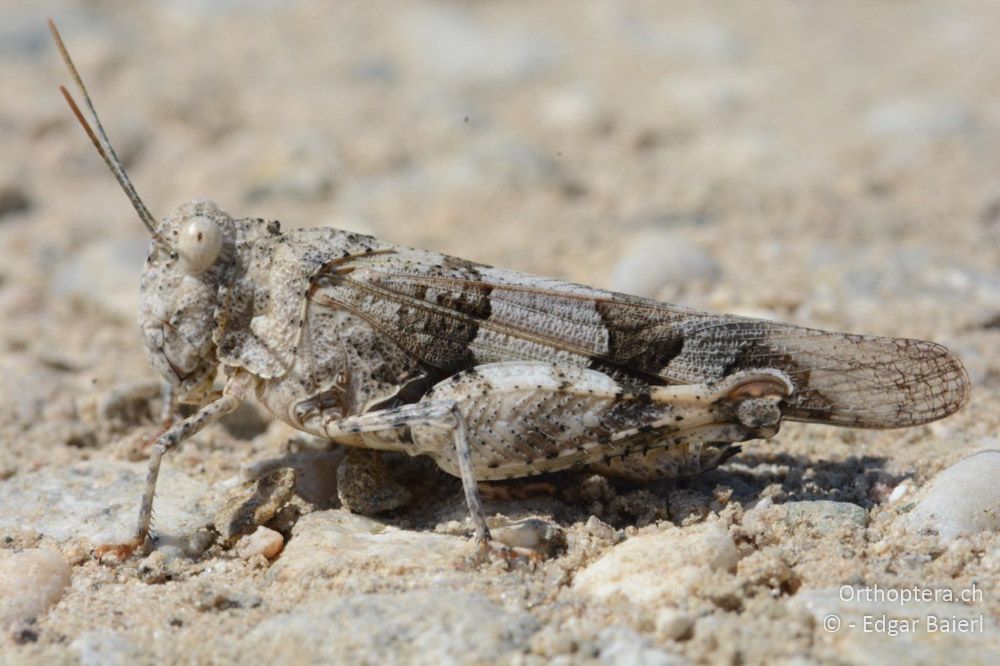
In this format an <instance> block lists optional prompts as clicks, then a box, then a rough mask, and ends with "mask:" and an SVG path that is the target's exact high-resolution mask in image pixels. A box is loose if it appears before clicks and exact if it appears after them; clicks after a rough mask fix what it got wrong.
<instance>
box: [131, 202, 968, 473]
mask: <svg viewBox="0 0 1000 666" xmlns="http://www.w3.org/2000/svg"><path fill="white" fill-rule="evenodd" d="M196 217H197V218H209V219H211V220H213V221H215V222H216V224H218V225H219V227H220V228H221V229H222V230H223V243H222V251H221V252H220V257H219V259H218V260H217V261H216V262H215V263H214V264H213V265H212V266H211V267H210V268H209V269H208V270H207V271H205V272H203V273H201V274H200V275H198V276H191V275H188V274H187V273H185V271H184V270H182V269H183V266H182V262H181V261H180V259H179V258H178V257H177V256H176V255H171V254H170V252H169V251H164V249H162V248H161V247H160V246H159V245H157V244H156V243H154V244H153V246H152V249H151V253H150V256H149V259H148V261H147V268H146V271H145V273H144V275H143V280H142V300H141V303H142V305H141V315H140V319H141V326H142V330H143V332H144V337H145V340H146V349H147V352H148V354H149V357H150V360H151V362H152V364H153V365H154V367H156V368H157V369H158V370H159V371H160V372H161V373H162V374H163V375H164V376H165V377H167V379H169V380H170V381H172V382H173V383H175V384H177V385H178V386H179V387H180V389H181V397H182V399H185V400H188V401H194V402H201V401H204V400H205V398H206V397H207V396H209V395H210V394H209V389H210V386H211V382H212V380H213V379H214V378H215V375H216V372H217V369H218V368H220V367H221V368H222V369H223V370H224V371H225V372H226V373H227V374H229V375H243V376H245V377H248V378H249V379H248V381H249V382H250V384H252V387H251V389H252V391H253V392H254V393H255V394H256V396H257V398H258V399H259V400H260V402H261V403H262V404H263V405H265V406H266V407H267V408H268V409H269V410H270V411H271V412H272V413H273V414H274V415H275V416H276V417H277V418H279V419H281V420H283V421H285V422H286V423H288V424H290V425H292V426H293V427H295V428H298V429H301V430H304V431H307V432H310V433H313V434H315V435H318V436H322V437H329V438H331V439H334V440H337V441H340V442H342V443H345V444H351V445H355V446H365V447H370V448H379V449H389V450H399V451H404V452H407V453H410V454H413V455H417V454H424V455H430V456H432V457H433V458H434V459H435V460H436V461H437V462H438V464H439V465H440V466H441V467H442V468H443V469H445V470H446V471H448V472H450V473H453V474H456V475H458V474H459V470H458V464H457V461H456V459H455V448H454V446H453V445H452V439H451V435H450V434H449V432H448V431H447V429H442V428H441V427H440V425H439V424H438V423H436V422H435V423H431V424H422V423H420V422H419V419H418V421H417V422H411V421H407V420H406V419H407V417H405V416H404V415H400V416H399V417H398V418H396V417H394V416H393V410H397V409H399V408H400V407H402V406H404V405H413V404H417V403H433V402H435V401H438V402H440V401H444V402H448V403H454V404H455V405H457V407H458V409H459V411H460V412H461V414H462V416H463V418H464V419H465V422H466V426H467V428H468V436H469V447H470V451H471V454H472V468H473V470H474V472H475V476H476V478H477V479H498V478H510V477H518V476H527V475H532V474H538V473H543V472H548V471H556V470H560V469H565V468H567V467H571V466H579V465H597V467H596V469H599V470H600V471H602V472H604V473H609V474H621V475H624V476H630V477H639V478H648V477H670V476H678V475H685V474H693V473H697V472H699V471H701V470H703V469H705V468H708V467H712V466H714V465H716V464H718V463H719V462H720V461H722V460H724V459H725V458H726V457H728V456H729V455H731V454H732V453H733V452H734V449H733V448H732V447H730V443H732V442H739V441H744V440H746V439H750V438H754V437H766V436H770V435H773V434H774V433H775V432H777V429H778V425H779V423H778V422H779V421H780V418H781V417H782V416H783V417H785V418H792V419H798V420H808V421H819V422H828V423H834V424H840V425H853V426H861V427H892V426H900V425H911V424H915V423H921V422H924V421H927V420H932V419H934V418H939V417H941V416H944V415H945V414H947V413H950V412H951V411H954V410H955V409H957V408H958V407H959V406H960V405H961V403H962V402H964V400H965V395H966V393H967V380H966V377H965V373H964V370H963V369H962V367H961V365H960V364H959V363H958V361H957V360H956V359H955V358H954V357H953V356H951V355H950V354H949V353H948V352H947V350H945V349H944V348H943V347H940V346H938V345H935V344H933V343H926V342H920V341H912V340H894V339H883V338H872V337H862V336H850V335H845V334H840V333H826V332H822V331H815V330H810V329H803V328H798V327H793V326H789V325H786V324H779V323H775V322H767V321H760V320H752V319H743V318H737V317H730V316H726V315H713V314H708V313H703V312H696V311H691V310H687V309H683V308H678V307H674V306H668V305H664V304H660V303H655V302H653V301H647V300H644V299H639V298H635V297H631V296H625V295H621V294H614V293H610V292H604V291H600V290H596V289H591V288H588V287H583V286H580V285H573V284H568V283H564V282H559V281H556V280H551V279H548V278H541V277H536V276H529V275H523V274H519V273H515V272H512V271H504V270H500V269H494V268H490V267H487V266H481V265H477V264H473V263H471V262H466V261H463V260H460V259H456V258H453V257H447V256H444V255H440V254H436V253H432V252H427V251H423V250H415V249H410V248H404V247H399V246H395V245H391V244H388V243H384V242H380V241H378V240H376V239H374V238H372V237H369V236H363V235H360V234H354V233H349V232H343V231H339V230H336V229H303V230H296V231H292V232H288V233H282V232H281V231H280V229H279V227H278V225H277V224H276V223H273V222H272V223H268V222H265V221H263V220H256V219H238V220H237V219H232V218H230V217H229V216H228V215H226V214H225V213H224V212H222V211H221V210H220V209H218V208H217V207H216V206H215V205H214V204H211V203H210V202H204V201H202V202H193V203H191V204H187V205H185V206H183V207H181V208H180V209H179V210H178V211H177V212H176V213H175V214H174V215H172V216H170V217H168V218H166V219H165V220H164V221H163V223H162V225H161V227H160V229H159V233H160V234H161V235H162V236H163V237H164V238H167V239H168V240H169V239H171V238H175V237H177V236H178V235H179V233H180V229H181V228H182V227H183V226H184V224H185V221H186V220H190V219H192V218H196ZM761 370H763V371H766V372H771V373H773V375H774V376H775V379H774V381H773V386H772V388H775V387H777V388H775V390H774V391H773V392H774V393H775V399H774V402H775V408H776V409H778V413H777V415H776V416H775V418H773V419H771V421H773V422H769V423H767V424H766V427H761V426H760V425H758V426H754V425H752V424H748V423H749V422H748V421H747V419H745V418H741V416H740V414H739V413H738V411H736V409H735V403H734V404H733V405H730V409H728V411H727V410H725V409H723V407H724V406H725V403H726V398H727V396H726V393H725V390H723V389H720V388H719V387H720V386H723V385H724V384H726V381H727V378H729V379H731V378H732V377H740V376H741V375H740V373H744V374H746V373H751V374H752V373H753V372H756V371H761ZM743 380H744V381H749V379H747V378H746V377H744V378H743ZM730 384H732V385H730V386H729V389H728V390H732V389H734V388H735V387H736V386H737V385H739V382H738V381H737V382H736V383H735V384H733V383H732V382H730ZM784 385H787V388H783V386H784ZM676 387H689V388H688V389H687V390H688V391H689V392H690V391H694V392H696V393H698V395H699V401H701V400H704V402H701V403H699V404H696V403H694V402H693V401H692V400H690V399H688V398H690V397H691V396H687V397H685V396H684V395H683V393H684V391H683V390H681V391H680V393H678V390H677V388H676ZM690 387H696V388H690ZM720 391H721V392H720ZM779 403H780V408H779V407H778V404H779ZM709 404H711V406H707V405H709ZM372 413H380V414H383V415H384V416H385V422H384V423H383V426H384V427H382V428H380V429H377V430H368V429H361V428H357V429H356V428H352V427H344V424H343V420H344V419H347V418H348V417H352V416H357V415H363V414H372Z"/></svg>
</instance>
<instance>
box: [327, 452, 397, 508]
mask: <svg viewBox="0 0 1000 666" xmlns="http://www.w3.org/2000/svg"><path fill="white" fill-rule="evenodd" d="M382 456H383V453H382V452H381V451H376V450H373V449H361V448H354V447H349V448H348V449H347V455H346V456H344V460H343V461H342V462H341V463H340V467H339V468H338V469H337V497H338V498H339V499H340V503H341V505H343V507H344V508H345V509H347V510H348V511H353V512H354V513H360V514H364V515H366V516H375V515H378V514H380V513H385V512H387V511H392V510H394V509H398V508H400V507H402V506H406V504H407V503H408V502H409V501H410V496H411V494H410V491H409V490H407V489H406V488H405V487H404V486H402V485H400V484H399V483H398V482H397V481H396V480H395V478H394V477H393V475H392V474H391V473H390V471H389V470H388V469H387V468H386V465H385V462H384V460H383V458H382Z"/></svg>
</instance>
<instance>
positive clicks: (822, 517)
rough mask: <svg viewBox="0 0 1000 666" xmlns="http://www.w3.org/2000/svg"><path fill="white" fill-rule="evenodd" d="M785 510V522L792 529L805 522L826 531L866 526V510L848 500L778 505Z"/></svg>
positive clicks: (810, 501)
mask: <svg viewBox="0 0 1000 666" xmlns="http://www.w3.org/2000/svg"><path fill="white" fill-rule="evenodd" d="M779 506H780V507H782V508H783V509H784V510H785V522H786V523H788V525H789V526H790V527H792V528H793V529H794V528H796V527H798V526H799V525H801V524H802V523H807V524H808V525H809V526H811V527H812V528H814V529H816V530H819V531H822V532H828V531H832V530H834V529H836V528H838V527H848V528H863V527H867V526H868V512H867V511H865V509H864V507H860V506H858V505H857V504H851V503H850V502H834V501H832V500H809V501H805V502H786V503H785V504H781V505H779Z"/></svg>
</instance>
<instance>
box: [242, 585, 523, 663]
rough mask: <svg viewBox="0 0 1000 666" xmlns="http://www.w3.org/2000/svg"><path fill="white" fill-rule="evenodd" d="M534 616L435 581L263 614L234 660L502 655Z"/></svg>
mask: <svg viewBox="0 0 1000 666" xmlns="http://www.w3.org/2000/svg"><path fill="white" fill-rule="evenodd" d="M537 630H538V621H537V620H535V618H533V617H532V616H531V615H529V614H528V613H526V612H524V611H520V610H509V609H506V608H504V607H503V606H500V605H499V604H497V603H495V602H493V601H491V600H490V599H488V598H486V597H484V596H481V595H478V594H472V593H469V592H462V591H459V590H454V589H449V588H442V587H436V588H432V589H422V590H413V591H408V592H403V593H402V594H367V595H357V596H349V597H344V598H340V599H334V600H331V601H324V602H321V603H316V604H312V605H307V606H305V607H302V608H299V609H296V610H295V611H293V612H291V613H285V614H282V615H277V616H275V617H272V618H270V619H268V620H265V621H264V622H262V623H261V624H259V625H258V626H257V627H256V628H254V629H253V630H252V631H251V632H250V633H249V634H247V635H246V636H244V637H243V638H241V641H240V643H241V645H240V654H239V657H240V658H239V659H237V660H236V661H237V662H238V663H283V664H303V663H313V664H316V663H359V662H363V663H370V664H379V663H383V664H384V663H418V664H442V663H443V664H462V663H496V662H501V663H506V662H507V661H509V660H510V659H511V658H512V657H514V656H515V655H517V654H520V653H522V652H524V651H526V650H527V647H528V644H529V641H530V639H531V637H532V635H533V634H534V633H535V632H536V631H537Z"/></svg>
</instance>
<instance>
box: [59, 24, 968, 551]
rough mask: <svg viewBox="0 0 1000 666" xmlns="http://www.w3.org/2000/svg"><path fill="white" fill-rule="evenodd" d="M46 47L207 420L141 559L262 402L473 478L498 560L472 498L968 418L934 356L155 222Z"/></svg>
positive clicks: (474, 271) (351, 239)
mask: <svg viewBox="0 0 1000 666" xmlns="http://www.w3.org/2000/svg"><path fill="white" fill-rule="evenodd" d="M49 26H50V29H51V31H52V35H53V38H54V40H55V42H56V45H57V47H58V48H59V51H60V53H61V55H62V58H63V60H64V62H65V64H66V67H67V69H68V70H69V72H70V74H71V76H72V78H73V79H74V81H75V83H76V86H77V88H78V90H79V93H80V95H81V96H82V98H83V100H84V103H85V105H86V108H87V110H88V112H89V116H90V120H91V121H92V123H93V128H92V127H91V125H90V124H89V123H88V122H87V120H86V118H85V117H84V115H83V113H82V112H81V111H80V109H79V107H78V106H77V104H76V102H75V101H74V98H73V96H72V95H71V94H70V93H69V92H68V91H67V90H66V88H65V87H60V90H61V91H62V93H63V96H64V97H65V98H66V101H67V103H68V104H69V106H70V108H71V109H72V111H73V113H74V114H75V115H76V117H77V119H78V120H79V121H80V123H81V125H82V126H83V128H84V130H85V131H86V132H87V134H88V136H89V137H90V139H91V141H92V142H93V144H94V146H95V147H96V149H97V152H98V153H99V154H100V155H101V157H102V158H103V159H104V161H105V162H106V164H107V165H108V168H109V169H110V170H111V172H112V173H113V174H114V176H115V178H116V179H117V181H118V183H119V185H120V186H121V187H122V189H123V190H124V191H125V193H126V195H127V196H128V198H129V200H130V201H131V203H132V205H133V207H134V208H135V210H136V213H137V214H138V216H139V219H140V220H141V221H142V223H143V224H144V225H145V226H146V229H147V230H148V231H149V234H150V236H151V237H152V242H151V244H150V247H149V253H148V255H147V257H146V264H145V268H144V270H143V274H142V279H141V282H140V312H139V326H140V328H141V331H142V338H143V341H144V343H145V352H146V356H147V357H148V359H149V362H150V364H151V365H152V366H153V368H155V369H156V371H157V372H159V374H160V375H162V376H163V377H164V378H165V379H166V380H167V381H168V382H170V384H171V385H172V386H173V387H175V390H176V393H177V396H178V398H179V399H180V400H181V401H182V402H187V403H193V404H198V405H200V409H199V410H198V411H197V412H196V413H194V414H193V415H192V416H190V417H189V418H187V419H185V420H183V421H181V422H179V423H177V424H176V425H173V426H172V427H170V428H169V429H168V430H167V431H166V432H165V433H164V434H162V435H161V436H160V437H159V438H158V439H157V440H156V443H155V445H154V446H153V448H152V453H151V457H150V460H149V475H148V478H147V481H146V486H145V493H144V496H143V498H142V502H141V506H140V511H139V518H138V523H137V526H136V530H135V534H134V539H133V541H132V542H130V544H129V545H130V547H132V548H135V547H139V546H142V545H147V546H148V545H149V543H150V541H151V516H152V507H153V497H154V493H155V489H156V479H157V474H158V471H159V468H160V462H161V460H162V458H163V456H164V455H165V454H166V453H167V452H168V451H170V450H171V449H173V448H175V447H176V446H177V445H178V444H179V443H180V442H181V441H183V440H184V439H185V438H187V437H190V436H191V435H193V434H195V433H196V432H198V431H199V430H201V429H202V428H204V427H205V426H206V425H208V424H210V423H212V422H214V421H216V420H218V419H219V418H220V417H221V416H223V415H225V414H228V413H230V412H232V411H233V410H235V409H236V408H237V407H238V406H239V405H240V404H241V403H242V402H243V401H245V400H247V399H248V398H250V397H251V396H253V397H255V398H256V399H257V400H258V401H259V402H260V403H261V404H262V405H264V406H265V407H266V408H267V409H268V410H269V411H270V412H271V413H272V414H273V415H274V416H275V417H276V418H278V419H281V420H282V421H284V422H285V423H288V424H289V425H291V426H292V427H294V428H297V429H299V430H302V431H305V432H308V433H311V434H313V435H316V436H319V437H322V438H326V439H329V440H332V441H334V442H337V443H340V444H346V445H349V446H355V447H366V448H370V449H379V450H385V451H401V452H405V453H407V454H410V455H426V456H430V457H431V458H432V459H433V460H434V461H435V462H436V463H437V464H438V466H440V467H441V468H442V469H443V470H444V471H446V472H448V473H450V474H452V475H454V476H457V477H459V478H461V481H462V486H463V489H464V494H465V499H466V503H467V504H468V509H469V512H470V514H471V517H472V521H473V524H474V527H475V536H476V538H477V539H478V540H479V541H480V542H483V543H486V542H487V541H488V539H489V538H490V532H489V529H488V527H487V525H486V521H485V518H484V516H483V510H482V506H481V502H480V497H479V491H478V488H477V485H476V483H477V481H483V480H495V479H510V478H515V477H526V476H530V475H536V474H542V473H546V472H555V471H559V470H564V469H568V468H571V467H589V468H591V469H594V470H596V471H598V472H600V473H603V474H608V475H618V476H624V477H631V478H643V479H649V478H671V477H678V476H686V475H692V474H697V473H698V472H701V471H703V470H706V469H709V468H712V467H715V466H717V465H719V464H720V463H721V462H723V461H725V460H726V459H727V458H729V457H730V456H732V455H733V454H734V453H736V452H737V451H738V450H739V447H738V446H736V443H738V442H743V441H746V440H749V439H754V438H768V437H771V436H773V435H775V434H776V433H777V432H778V429H779V427H780V425H781V422H782V421H783V420H786V419H787V420H790V421H806V422H812V423H823V424H830V425H836V426H847V427H855V428H896V427H902V426H913V425H918V424H922V423H927V422H929V421H934V420H936V419H940V418H943V417H945V416H948V415H950V414H952V413H954V412H956V411H957V410H958V409H960V408H961V407H962V406H963V405H964V404H965V403H966V402H967V401H968V398H969V379H968V375H967V374H966V372H965V369H964V367H963V366H962V364H961V362H960V361H959V360H958V359H957V358H956V357H955V356H954V355H953V354H952V353H950V352H949V351H948V350H947V349H946V348H945V347H943V346H941V345H939V344H935V343H933V342H925V341H921V340H909V339H896V338H883V337H872V336H863V335H849V334H845V333H837V332H828V331H821V330H815V329H810V328H803V327H799V326H794V325H791V324H784V323H779V322H773V321H766V320H760V319H751V318H745V317H737V316H731V315H726V314H712V313H708V312H700V311H697V310H692V309H687V308H683V307H679V306H675V305H669V304H665V303H660V302H656V301H653V300H648V299H644V298H638V297H635V296H629V295H625V294H619V293H614V292H610V291H603V290H600V289H593V288H590V287H586V286H582V285H578V284H571V283H567V282H563V281H559V280H555V279H550V278H545V277H539V276H535V275H527V274H524V273H519V272H515V271H510V270H503V269H499V268H493V267H490V266H485V265H482V264H478V263H474V262H471V261H466V260H464V259H459V258H456V257H450V256H446V255H442V254H438V253H435V252H429V251H426V250H418V249H413V248H409V247H403V246H400V245H395V244H392V243H388V242H385V241H381V240H378V239H376V238H373V237H371V236H366V235H361V234H357V233H350V232H346V231H341V230H338V229H333V228H314V229H299V230H295V231H290V232H282V231H281V229H280V226H279V224H278V223H277V222H267V221H264V220H262V219H258V218H234V217H231V216H230V215H228V214H227V213H225V212H224V211H222V210H221V209H220V208H219V207H218V206H216V205H215V204H213V203H211V202H210V201H204V200H197V201H192V202H190V203H186V204H184V205H182V206H180V207H179V208H178V209H177V210H176V211H174V212H173V213H172V214H170V215H168V216H167V217H165V218H163V219H162V220H159V221H157V220H156V219H155V218H154V217H153V216H152V215H151V214H150V212H149V211H148V210H147V208H146V206H145V205H144V204H143V202H142V200H141V199H140V198H139V195H138V194H137V192H136V190H135V188H134V187H133V185H132V183H131V181H130V180H129V178H128V176H127V174H126V173H125V170H124V168H122V165H121V163H120V162H119V160H118V158H117V156H116V155H115V151H114V149H113V148H112V145H111V142H110V140H109V139H108V137H107V135H106V133H105V131H104V129H103V127H102V125H101V122H100V120H99V118H98V116H97V112H96V110H95V109H94V106H93V103H92V102H91V100H90V96H89V94H88V92H87V89H86V87H85V86H84V84H83V81H82V80H81V78H80V75H79V73H78V72H77V70H76V67H75V66H74V65H73V62H72V60H71V59H70V56H69V54H68V53H67V51H66V48H65V46H64V45H63V42H62V39H61V38H60V36H59V33H58V31H57V30H56V28H55V25H54V24H53V23H52V22H51V21H50V22H49ZM220 371H221V374H222V375H223V376H224V377H225V386H224V388H223V389H222V391H221V393H220V392H213V388H212V387H213V383H214V381H215V380H216V378H217V376H218V375H219V374H220Z"/></svg>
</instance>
